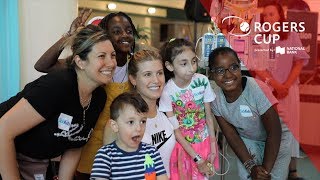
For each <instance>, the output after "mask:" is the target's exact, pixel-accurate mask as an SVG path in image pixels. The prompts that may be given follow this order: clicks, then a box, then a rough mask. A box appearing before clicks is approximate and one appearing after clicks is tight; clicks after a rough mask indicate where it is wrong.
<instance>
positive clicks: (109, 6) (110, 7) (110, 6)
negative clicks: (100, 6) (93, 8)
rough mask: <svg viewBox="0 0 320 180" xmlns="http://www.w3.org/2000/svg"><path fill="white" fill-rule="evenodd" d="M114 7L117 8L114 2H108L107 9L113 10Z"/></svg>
mask: <svg viewBox="0 0 320 180" xmlns="http://www.w3.org/2000/svg"><path fill="white" fill-rule="evenodd" d="M116 8H117V5H116V4H115V3H110V4H108V9H110V10H114V9H116Z"/></svg>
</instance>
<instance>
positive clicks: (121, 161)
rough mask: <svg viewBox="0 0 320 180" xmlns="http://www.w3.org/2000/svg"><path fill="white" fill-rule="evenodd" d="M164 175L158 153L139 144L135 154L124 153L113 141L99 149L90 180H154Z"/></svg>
mask: <svg viewBox="0 0 320 180" xmlns="http://www.w3.org/2000/svg"><path fill="white" fill-rule="evenodd" d="M162 174H166V170H165V169H164V166H163V163H162V160H161V157H160V153H159V152H158V150H157V149H156V148H155V147H154V146H152V145H149V144H146V143H143V142H141V143H140V145H139V148H138V149H137V151H135V152H125V151H123V150H122V149H120V148H119V147H118V146H117V145H116V143H115V141H114V142H113V143H111V144H108V145H105V146H103V147H101V148H100V149H99V151H98V153H97V155H96V157H95V159H94V162H93V168H92V171H91V177H90V179H95V178H106V179H121V180H122V179H146V180H148V179H155V177H156V176H160V175H162Z"/></svg>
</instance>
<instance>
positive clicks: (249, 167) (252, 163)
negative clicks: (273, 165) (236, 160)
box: [243, 159, 257, 174]
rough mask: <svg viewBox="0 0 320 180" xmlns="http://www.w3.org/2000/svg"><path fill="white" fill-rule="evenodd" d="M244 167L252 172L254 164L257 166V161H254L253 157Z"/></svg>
mask: <svg viewBox="0 0 320 180" xmlns="http://www.w3.org/2000/svg"><path fill="white" fill-rule="evenodd" d="M243 165H244V167H245V168H246V169H247V171H248V172H249V174H251V170H252V168H253V167H254V166H256V165H257V164H256V162H254V160H253V159H249V160H247V161H246V162H244V163H243Z"/></svg>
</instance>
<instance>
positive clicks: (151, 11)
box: [148, 7, 156, 14]
mask: <svg viewBox="0 0 320 180" xmlns="http://www.w3.org/2000/svg"><path fill="white" fill-rule="evenodd" d="M148 13H149V14H154V13H156V8H153V7H151V8H148Z"/></svg>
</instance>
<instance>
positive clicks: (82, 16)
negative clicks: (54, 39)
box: [68, 8, 92, 35]
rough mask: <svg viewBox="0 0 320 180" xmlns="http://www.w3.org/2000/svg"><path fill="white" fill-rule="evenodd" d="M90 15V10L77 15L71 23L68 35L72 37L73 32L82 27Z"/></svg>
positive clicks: (84, 10)
mask: <svg viewBox="0 0 320 180" xmlns="http://www.w3.org/2000/svg"><path fill="white" fill-rule="evenodd" d="M91 13H92V9H87V8H84V9H82V10H81V11H80V13H79V16H78V17H77V18H75V19H74V20H73V21H72V23H71V25H70V29H69V31H68V33H69V35H72V34H73V33H74V32H76V31H77V29H78V28H79V27H82V26H84V24H85V22H86V21H87V19H88V18H89V16H90V15H91Z"/></svg>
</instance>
